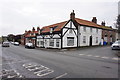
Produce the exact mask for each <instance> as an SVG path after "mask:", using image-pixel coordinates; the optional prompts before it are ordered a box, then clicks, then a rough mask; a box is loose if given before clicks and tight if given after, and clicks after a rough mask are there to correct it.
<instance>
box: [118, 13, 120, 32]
mask: <svg viewBox="0 0 120 80" xmlns="http://www.w3.org/2000/svg"><path fill="white" fill-rule="evenodd" d="M117 27H118V33H120V15H118V17H117Z"/></svg>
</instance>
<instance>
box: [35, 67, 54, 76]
mask: <svg viewBox="0 0 120 80" xmlns="http://www.w3.org/2000/svg"><path fill="white" fill-rule="evenodd" d="M45 71H48V72H46V73H45ZM45 71H42V72H43V73H42V72H40V73H37V76H40V77H42V76H45V75H48V74H50V73H53V72H54V70H50V69H48V70H45Z"/></svg>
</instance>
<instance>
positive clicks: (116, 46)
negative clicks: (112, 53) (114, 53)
mask: <svg viewBox="0 0 120 80" xmlns="http://www.w3.org/2000/svg"><path fill="white" fill-rule="evenodd" d="M111 48H112V50H115V49H116V50H120V40H118V41H116V42H115V43H113V44H112V46H111Z"/></svg>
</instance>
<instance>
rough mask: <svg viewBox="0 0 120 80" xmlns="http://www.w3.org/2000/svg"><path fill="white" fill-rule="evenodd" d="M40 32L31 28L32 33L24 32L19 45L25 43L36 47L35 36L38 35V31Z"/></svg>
mask: <svg viewBox="0 0 120 80" xmlns="http://www.w3.org/2000/svg"><path fill="white" fill-rule="evenodd" d="M39 30H40V28H39V27H38V28H37V31H36V30H35V28H34V27H33V29H32V31H31V30H29V31H25V33H24V34H23V35H22V37H21V44H23V45H25V43H29V42H31V43H33V45H35V46H36V35H37V34H38V31H39Z"/></svg>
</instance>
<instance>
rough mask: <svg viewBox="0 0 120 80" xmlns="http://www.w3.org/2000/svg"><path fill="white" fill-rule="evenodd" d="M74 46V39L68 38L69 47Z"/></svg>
mask: <svg viewBox="0 0 120 80" xmlns="http://www.w3.org/2000/svg"><path fill="white" fill-rule="evenodd" d="M73 45H74V37H67V46H73Z"/></svg>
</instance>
